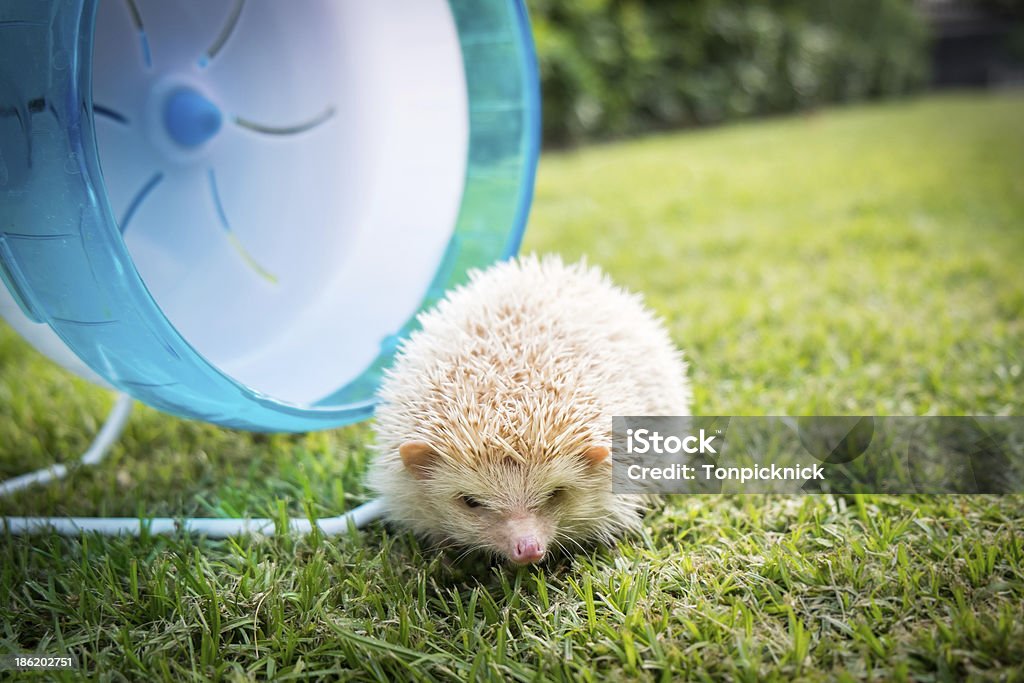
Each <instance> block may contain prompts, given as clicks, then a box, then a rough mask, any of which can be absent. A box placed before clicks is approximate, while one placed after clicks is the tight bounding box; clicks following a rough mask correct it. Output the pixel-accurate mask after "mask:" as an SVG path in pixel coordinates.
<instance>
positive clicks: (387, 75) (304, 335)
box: [0, 0, 540, 431]
mask: <svg viewBox="0 0 1024 683" xmlns="http://www.w3.org/2000/svg"><path fill="white" fill-rule="evenodd" d="M539 107H540V102H539V91H538V82H537V71H536V60H535V55H534V52H533V47H532V42H531V38H530V31H529V25H528V22H527V19H526V14H525V10H524V8H523V6H522V3H521V2H517V1H513V0H449V1H445V0H377V1H374V2H366V1H365V0H296V1H295V2H281V1H280V0H187V1H186V0H178V1H173V2H172V1H170V0H48V1H45V0H5V2H3V3H0V278H2V280H3V284H4V286H2V287H0V314H2V315H3V317H4V318H5V319H6V320H7V321H8V322H9V323H10V324H11V325H12V326H13V327H14V328H16V329H17V330H18V331H19V332H20V333H21V334H22V335H23V336H24V337H25V338H26V339H27V340H28V341H29V342H31V343H32V344H33V345H34V346H35V347H36V348H37V349H39V350H40V351H42V352H43V353H45V354H47V355H48V356H50V357H51V358H53V359H54V360H56V361H57V362H60V363H61V364H63V365H65V366H66V367H68V368H70V369H72V370H74V371H76V372H78V373H79V374H81V375H83V376H85V377H88V378H90V379H93V380H94V381H97V382H101V383H104V384H107V385H110V386H112V387H115V388H117V389H119V390H121V391H123V392H125V393H127V394H129V395H130V396H132V397H134V398H136V399H138V400H140V401H143V402H145V403H147V404H149V405H151V406H154V407H156V408H159V409H161V410H164V411H166V412H169V413H172V414H175V415H179V416H182V417H186V418H192V419H199V420H204V421H208V422H212V423H216V424H220V425H224V426H228V427H234V428H240V429H249V430H259V431H305V430H312V429H323V428H329V427H335V426H338V425H342V424H345V423H349V422H352V421H355V420H358V419H362V418H365V417H368V416H369V415H370V414H371V413H372V410H373V395H374V391H375V390H376V387H377V383H378V378H379V375H380V373H381V371H382V370H383V369H384V368H385V367H387V365H388V363H389V361H390V359H391V356H392V354H393V353H394V351H395V348H396V345H397V343H398V341H399V340H400V339H401V338H402V336H403V335H404V334H406V333H407V332H408V331H409V330H410V329H411V326H412V325H413V319H414V317H415V315H416V313H417V312H419V311H420V310H422V309H423V308H424V307H427V306H430V305H431V304H432V303H433V302H435V301H436V300H437V299H438V298H439V297H440V296H441V295H442V294H443V292H444V291H445V290H446V289H448V288H449V287H451V286H453V285H455V284H457V283H459V282H461V281H462V280H463V278H464V277H465V273H466V271H467V270H468V269H470V268H472V267H481V266H486V265H488V264H489V263H491V262H494V261H496V260H498V259H501V258H505V257H508V256H511V255H512V254H514V253H515V252H516V251H517V249H518V246H519V242H520V239H521V237H522V232H523V229H524V225H525V222H526V216H527V212H528V208H529V203H530V198H531V194H532V187H533V176H534V171H535V168H536V163H537V156H538V147H539V135H540V125H539V122H540V108H539Z"/></svg>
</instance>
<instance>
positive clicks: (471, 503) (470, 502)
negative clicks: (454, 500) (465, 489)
mask: <svg viewBox="0 0 1024 683" xmlns="http://www.w3.org/2000/svg"><path fill="white" fill-rule="evenodd" d="M459 500H460V501H462V504H463V505H465V506H466V507H468V508H478V507H480V506H481V505H482V504H483V503H481V502H480V501H479V500H477V499H476V498H474V497H473V496H467V495H465V494H463V495H461V496H459Z"/></svg>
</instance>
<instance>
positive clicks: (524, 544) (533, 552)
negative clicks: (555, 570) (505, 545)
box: [512, 536, 544, 564]
mask: <svg viewBox="0 0 1024 683" xmlns="http://www.w3.org/2000/svg"><path fill="white" fill-rule="evenodd" d="M543 557H544V544H543V543H541V542H540V540H539V539H538V538H537V537H536V536H524V537H523V538H520V539H519V540H517V541H516V542H515V545H514V546H513V547H512V561H513V562H515V563H516V564H531V563H533V562H540V560H541V558H543Z"/></svg>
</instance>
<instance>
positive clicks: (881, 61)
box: [528, 0, 927, 144]
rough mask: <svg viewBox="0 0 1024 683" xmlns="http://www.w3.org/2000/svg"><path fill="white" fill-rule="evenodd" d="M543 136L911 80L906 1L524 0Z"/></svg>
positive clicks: (896, 86) (582, 134)
mask: <svg viewBox="0 0 1024 683" xmlns="http://www.w3.org/2000/svg"><path fill="white" fill-rule="evenodd" d="M528 4H529V8H530V12H531V19H532V22H533V31H534V37H535V40H536V43H537V50H538V55H539V60H540V70H541V82H542V89H543V93H544V138H545V141H546V142H548V143H555V144H566V143H572V142H578V141H582V140H587V139H596V138H607V137H614V136H620V135H628V134H633V133H638V132H641V131H646V130H652V129H662V128H670V127H678V126H687V125H699V124H707V123H717V122H720V121H725V120H728V119H733V118H737V117H741V116H748V115H752V114H766V113H775V112H785V111H792V110H797V109H804V108H809V107H814V106H816V105H819V104H822V103H825V102H843V101H853V100H860V99H864V98H868V97H879V96H890V95H896V94H900V93H904V92H907V91H910V90H912V89H914V88H917V87H919V86H921V85H922V84H923V83H924V82H925V79H926V76H927V71H926V68H927V40H926V31H925V27H924V24H923V22H922V20H921V18H920V17H919V16H918V15H917V14H916V12H915V11H914V10H913V8H912V6H911V2H910V0H768V1H765V2H760V3H751V2H741V1H739V0H647V1H641V0H530V2H529V3H528Z"/></svg>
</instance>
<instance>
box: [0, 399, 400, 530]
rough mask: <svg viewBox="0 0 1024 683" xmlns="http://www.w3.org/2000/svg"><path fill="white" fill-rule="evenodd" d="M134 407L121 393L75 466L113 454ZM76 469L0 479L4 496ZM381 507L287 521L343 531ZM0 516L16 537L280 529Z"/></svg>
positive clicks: (209, 520) (259, 524)
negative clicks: (26, 535) (28, 535)
mask: <svg viewBox="0 0 1024 683" xmlns="http://www.w3.org/2000/svg"><path fill="white" fill-rule="evenodd" d="M133 405H134V401H133V400H132V398H131V397H130V396H128V395H127V394H118V397H117V401H116V402H115V403H114V407H113V408H112V409H111V411H110V414H109V415H108V416H107V420H106V422H105V423H104V424H103V427H102V428H101V429H100V431H99V433H98V434H96V438H95V439H94V440H93V442H92V444H91V445H90V446H89V448H88V450H86V452H85V453H84V454H83V455H82V457H81V459H80V460H79V461H78V463H77V465H74V466H72V468H73V467H76V466H77V467H82V466H86V467H88V466H94V465H97V464H99V463H100V462H102V460H103V459H104V458H105V457H106V455H107V453H109V452H110V448H111V447H112V446H113V445H114V444H115V443H117V439H118V437H119V436H121V432H122V431H124V427H125V425H126V424H127V423H128V417H129V416H130V415H131V412H132V406H133ZM72 468H69V467H68V466H67V465H62V464H56V465H50V466H49V467H45V468H43V469H41V470H36V471H35V472H29V473H27V474H22V475H20V476H17V477H14V478H13V479H8V480H7V481H3V482H0V496H7V495H10V494H12V493H14V492H15V491H20V490H22V489H25V488H28V487H29V486H33V485H36V484H46V483H48V482H51V481H56V480H60V479H63V478H64V477H66V476H67V474H68V472H69V471H70V470H71V469H72ZM383 511H384V504H383V502H382V501H381V500H379V499H377V500H371V501H369V502H367V503H363V504H362V505H360V506H359V507H357V508H354V509H352V510H349V511H348V512H346V513H345V514H343V515H339V516H337V517H325V518H322V519H317V520H312V521H311V520H309V519H306V518H303V517H292V518H291V519H289V520H288V530H289V531H290V532H292V533H297V534H308V533H310V532H312V531H313V526H314V525H316V527H317V529H319V531H320V532H321V533H323V534H326V535H329V536H335V535H338V534H342V533H344V532H345V531H346V530H347V529H348V528H349V525H350V524H351V525H353V526H355V528H357V529H362V528H363V527H365V526H366V525H368V524H369V523H370V522H372V521H374V520H376V519H378V518H379V517H381V516H382V514H383ZM0 520H2V526H0V529H2V530H3V531H5V532H7V533H9V534H16V535H23V534H33V533H45V532H48V531H54V532H56V533H58V534H60V535H62V536H78V535H80V534H82V533H97V534H101V535H105V536H119V535H134V536H138V535H141V534H142V533H149V534H174V533H178V532H180V531H186V532H188V533H194V534H202V535H204V536H207V537H209V538H229V537H232V536H241V535H245V534H262V535H265V536H272V535H273V534H274V533H275V532H276V529H277V521H276V520H274V519H270V518H255V519H244V518H239V519H222V518H217V517H191V518H182V519H176V518H173V517H153V518H148V519H146V518H141V519H140V518H135V517H3V518H0Z"/></svg>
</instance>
